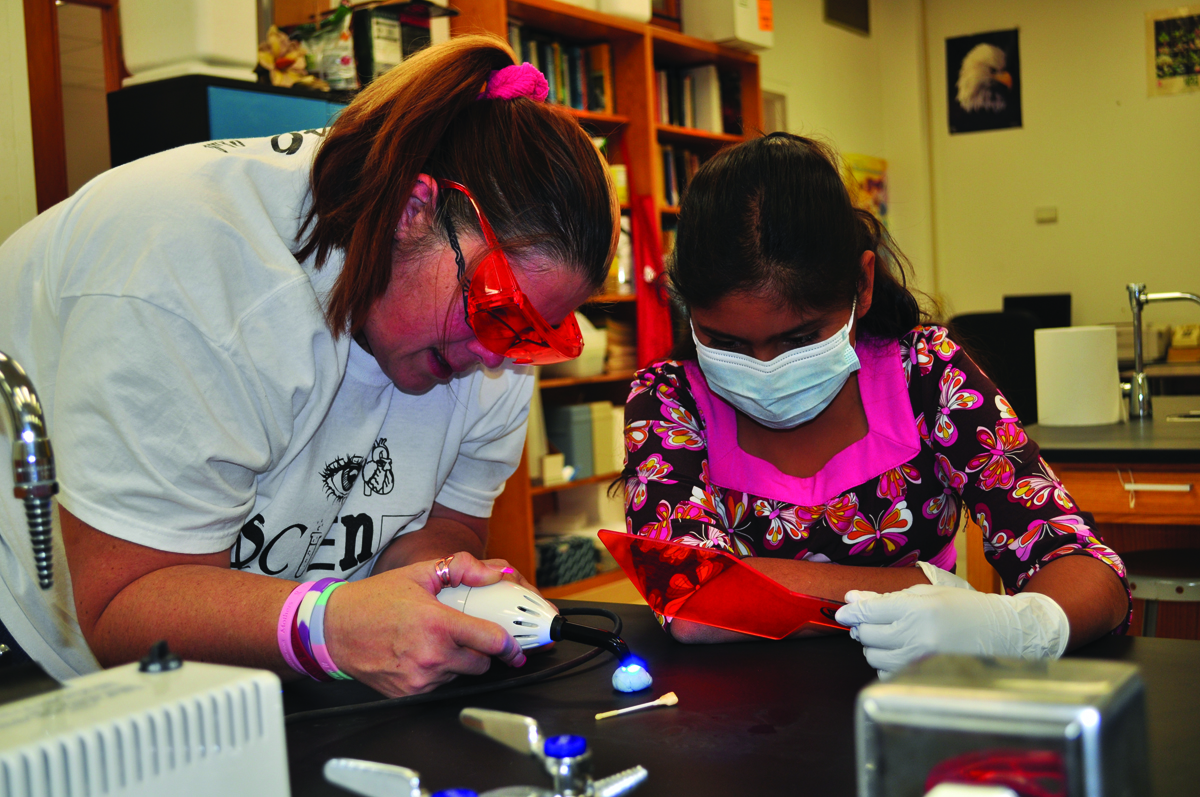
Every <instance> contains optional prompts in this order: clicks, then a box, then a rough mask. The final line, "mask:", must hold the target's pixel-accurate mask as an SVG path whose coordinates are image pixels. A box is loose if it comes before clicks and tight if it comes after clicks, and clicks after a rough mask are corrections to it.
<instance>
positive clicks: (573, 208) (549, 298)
mask: <svg viewBox="0 0 1200 797" xmlns="http://www.w3.org/2000/svg"><path fill="white" fill-rule="evenodd" d="M513 62H514V57H513V53H512V50H511V49H509V47H508V45H507V44H505V43H504V42H503V41H501V40H500V39H498V38H495V37H483V36H467V37H461V38H456V39H453V40H451V41H450V42H449V43H447V44H444V45H438V46H435V47H431V48H429V49H427V50H425V51H423V52H421V53H419V54H418V55H416V56H414V57H413V58H411V59H409V60H407V61H405V62H404V63H403V64H402V65H400V66H398V67H397V68H395V69H394V70H392V71H391V72H389V73H387V74H386V75H384V76H382V77H380V78H379V79H378V80H376V81H375V82H374V83H372V84H371V85H370V86H368V87H367V88H366V89H364V90H363V91H362V92H361V93H360V94H359V95H358V96H357V97H356V98H355V99H354V101H353V102H352V103H351V104H350V105H349V107H347V108H346V109H345V110H344V111H342V113H341V114H340V115H339V116H338V118H337V119H336V121H334V122H333V124H332V125H331V126H330V127H329V128H328V129H327V130H306V131H302V132H295V133H285V134H282V135H278V136H274V137H272V138H264V139H257V140H236V141H213V142H208V143H205V144H195V145H190V146H185V147H181V148H179V149H175V150H172V151H169V152H164V153H160V154H158V155H154V156H151V157H148V158H145V159H142V160H140V161H137V162H135V163H131V164H128V165H125V166H122V167H119V168H116V169H113V170H111V171H110V172H107V173H105V174H103V175H101V176H100V177H98V178H96V179H95V180H93V181H92V182H91V183H89V184H88V185H87V186H85V187H84V188H83V189H81V190H80V191H79V192H78V193H77V194H75V196H73V197H71V198H70V199H69V200H67V201H66V202H64V203H62V204H60V205H58V206H57V207H55V208H53V209H51V210H49V211H47V212H46V213H43V214H42V215H41V216H39V217H38V218H37V219H35V220H34V221H32V222H30V223H29V224H28V225H26V226H25V227H24V228H23V229H21V230H20V231H18V232H17V233H16V234H15V235H13V236H12V238H10V239H9V240H8V241H7V242H6V243H5V244H4V246H3V247H2V248H0V285H2V286H3V287H4V289H3V290H2V291H0V319H3V321H2V322H0V351H4V352H6V353H8V354H9V355H11V356H12V357H13V358H14V359H16V360H17V361H18V362H20V363H22V364H23V365H24V366H25V369H26V370H27V371H28V372H29V375H30V377H31V379H32V380H33V382H34V384H35V385H36V386H37V388H38V389H39V391H40V394H41V397H42V399H43V400H44V401H45V413H46V416H47V419H48V424H49V432H50V435H51V437H52V439H53V443H54V448H55V453H56V455H57V463H58V474H59V480H60V483H61V492H60V494H59V498H60V510H59V514H58V520H59V523H58V524H56V535H58V534H61V538H60V539H59V538H57V536H56V543H55V544H56V546H61V548H62V550H64V551H65V555H66V559H65V561H66V563H67V565H68V568H63V569H60V570H59V572H58V576H59V577H58V579H57V581H56V584H55V589H54V591H52V592H49V593H42V592H41V591H40V590H38V588H37V587H36V580H35V579H33V578H32V577H31V574H32V573H33V572H34V565H33V562H32V558H31V557H29V554H28V548H29V546H28V543H27V542H25V541H23V540H22V538H23V535H24V534H25V521H24V517H23V516H22V508H21V503H20V502H19V501H16V500H14V499H12V497H11V496H12V490H11V489H10V487H11V485H7V486H6V485H5V484H4V483H3V482H0V492H2V493H4V494H5V495H8V496H9V498H6V499H0V533H2V535H3V537H4V542H5V551H6V553H5V554H4V556H3V557H0V580H2V586H0V619H2V620H3V626H2V627H0V632H4V634H5V635H7V636H9V637H11V638H12V639H14V640H15V642H16V643H17V644H18V645H19V646H20V648H21V649H23V651H24V652H25V653H27V654H29V655H30V656H32V657H33V658H34V659H36V660H38V661H39V662H40V663H41V664H42V666H43V667H45V668H46V669H47V670H48V671H49V672H51V674H53V675H55V676H56V677H59V678H66V677H70V676H72V675H75V674H79V673H84V672H88V671H90V670H94V669H96V668H97V667H98V666H111V665H115V664H119V663H122V662H127V661H131V660H134V659H136V658H138V657H140V656H141V655H143V654H144V653H145V651H146V649H147V648H148V647H149V646H150V645H151V644H152V643H153V642H154V641H156V640H159V639H163V638H166V639H167V640H168V641H169V642H170V645H171V647H172V649H173V650H175V652H177V653H179V654H180V655H182V656H183V657H184V658H191V659H199V660H206V661H217V662H225V663H229V664H241V665H247V666H255V667H263V668H268V669H273V670H276V671H278V672H280V673H284V674H291V675H295V674H296V673H300V674H305V675H310V676H311V677H313V678H316V679H319V680H329V679H331V678H347V677H354V678H358V679H360V680H362V681H364V682H365V683H367V684H369V685H370V686H372V687H374V688H375V689H378V690H380V691H382V692H384V693H387V694H392V695H395V694H406V693H413V692H421V691H427V690H429V689H432V688H434V687H436V686H437V685H439V684H441V683H445V682H446V681H448V680H450V679H452V678H453V677H454V676H455V675H456V674H459V673H479V672H482V671H484V670H486V669H487V668H488V665H489V662H490V659H491V657H493V656H496V657H499V658H500V659H501V660H502V661H504V662H505V663H507V664H509V665H513V666H519V665H520V664H521V663H523V661H524V656H523V655H522V653H521V648H520V646H519V645H518V643H517V642H516V641H515V640H514V639H513V638H512V637H511V636H510V635H509V634H508V633H507V632H506V631H505V630H504V629H502V628H501V627H500V626H498V625H496V624H494V623H489V622H486V621H482V620H478V619H476V618H472V617H468V616H466V615H463V614H462V613H461V612H457V611H453V610H450V609H447V608H446V607H443V606H442V605H441V604H440V603H438V601H437V599H436V597H435V596H436V594H437V593H438V591H439V590H440V589H442V588H444V587H448V586H457V585H459V584H463V583H465V584H469V585H474V586H481V585H485V584H490V583H493V582H495V581H498V580H499V579H501V578H507V579H512V580H521V577H520V576H519V574H517V573H515V571H514V570H513V569H512V568H511V567H509V566H508V565H507V564H506V563H505V562H502V561H499V560H491V561H481V559H482V557H483V555H484V550H485V545H486V541H487V532H488V528H487V526H488V515H489V514H490V513H491V508H492V502H493V501H494V500H495V498H496V497H497V496H498V495H499V493H500V491H501V490H502V489H503V486H504V482H505V480H506V479H507V478H508V476H509V475H511V473H512V472H513V470H514V468H515V467H516V465H517V463H518V461H519V460H520V456H521V450H522V447H523V444H524V440H525V419H526V413H527V412H528V405H529V399H530V395H531V392H532V389H533V385H532V382H533V378H532V375H531V374H530V373H529V369H527V368H524V367H520V366H519V365H518V366H516V367H514V366H513V365H511V364H510V365H505V361H506V359H511V360H514V361H515V362H516V363H541V362H556V361H561V360H565V359H569V358H571V357H574V356H577V355H578V354H579V352H580V349H581V348H582V337H581V335H580V332H579V328H578V326H577V325H576V324H575V321H574V315H573V311H574V310H575V308H576V307H577V306H578V305H579V304H581V303H582V302H583V301H584V300H585V299H586V298H587V297H588V296H589V295H590V294H592V293H593V292H594V291H595V290H596V289H597V287H598V286H599V285H600V284H601V282H602V281H603V279H604V276H605V274H606V273H607V270H608V263H609V261H610V260H611V257H612V254H613V251H614V248H615V242H616V238H617V234H618V220H619V210H618V207H617V204H616V200H615V195H614V192H613V191H612V189H611V186H610V183H609V177H608V169H607V166H606V164H605V163H604V161H603V158H602V157H601V155H600V154H599V153H598V152H597V150H596V148H595V147H594V145H593V144H592V142H591V140H590V139H589V137H588V136H587V134H586V133H585V132H584V131H583V130H582V129H581V128H580V126H579V124H578V123H577V122H576V121H575V120H574V119H573V118H572V117H571V116H570V115H569V114H567V113H566V112H565V111H563V110H561V109H558V108H555V107H553V106H550V105H548V104H546V103H545V102H543V100H544V99H545V96H546V85H545V80H544V79H542V78H541V76H540V74H538V73H537V71H536V70H535V69H533V68H532V67H530V66H529V65H527V64H526V65H521V66H518V65H515V64H514V63H513ZM0 471H3V475H2V476H0V479H7V478H9V474H8V472H7V471H4V469H0ZM59 561H60V562H61V561H63V560H62V559H61V558H60V559H59ZM68 569H69V576H70V578H67V577H66V575H67V573H66V572H64V571H65V570H68ZM0 638H6V637H2V636H0Z"/></svg>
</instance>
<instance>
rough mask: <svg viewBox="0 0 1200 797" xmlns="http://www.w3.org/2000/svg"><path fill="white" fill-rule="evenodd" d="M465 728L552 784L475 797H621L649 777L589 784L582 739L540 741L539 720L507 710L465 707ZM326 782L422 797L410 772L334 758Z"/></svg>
mask: <svg viewBox="0 0 1200 797" xmlns="http://www.w3.org/2000/svg"><path fill="white" fill-rule="evenodd" d="M458 719H459V721H460V722H462V724H463V725H465V726H466V727H468V728H470V729H471V730H473V731H476V732H478V733H482V734H483V735H484V736H487V737H489V738H491V739H494V740H496V741H497V742H500V743H501V744H503V745H504V746H506V747H511V748H512V749H513V750H516V751H517V752H518V753H521V754H522V755H529V756H533V757H535V758H537V759H538V760H540V761H541V762H542V764H543V766H545V768H546V772H548V773H549V774H550V777H551V778H552V779H553V781H554V785H553V787H552V788H549V789H547V788H544V787H541V786H504V787H501V788H499V789H493V790H491V791H486V792H483V793H482V794H480V795H479V797H620V795H623V794H628V793H629V792H631V791H633V790H634V789H635V788H637V787H638V786H639V785H640V784H641V783H642V781H644V780H645V779H646V777H647V775H648V774H649V773H648V772H647V771H646V769H645V767H640V766H637V767H631V768H630V769H627V770H625V771H624V772H618V773H617V774H615V775H609V776H608V777H607V778H601V779H600V780H592V775H591V772H592V753H591V751H590V750H588V749H587V740H586V739H584V738H583V737H582V736H551V737H549V738H546V737H544V736H542V731H541V728H540V727H539V726H538V723H537V720H535V719H533V718H532V717H525V716H522V715H520V714H510V713H508V712H507V711H492V710H490V709H484V708H464V709H463V710H462V712H461V713H460V714H459V715H458ZM325 779H326V780H328V781H329V782H330V783H333V784H335V785H338V786H341V787H342V788H344V789H347V790H349V791H352V792H355V793H357V794H361V795H364V797H426V795H427V794H428V792H426V791H425V790H423V789H422V788H421V780H420V776H419V775H418V774H417V773H416V772H414V771H413V770H411V769H406V768H405V767H398V766H393V765H391V764H377V763H374V762H371V761H360V760H358V759H354V758H334V759H330V760H329V761H327V762H326V763H325Z"/></svg>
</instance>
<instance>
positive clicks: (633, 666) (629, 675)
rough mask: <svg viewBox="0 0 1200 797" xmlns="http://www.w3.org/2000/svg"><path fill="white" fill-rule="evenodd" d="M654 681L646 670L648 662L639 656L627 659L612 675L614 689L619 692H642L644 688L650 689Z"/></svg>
mask: <svg viewBox="0 0 1200 797" xmlns="http://www.w3.org/2000/svg"><path fill="white" fill-rule="evenodd" d="M652 683H654V679H653V678H651V677H650V673H649V671H647V670H646V662H644V661H642V660H641V659H639V658H638V657H637V656H630V657H629V658H627V659H625V661H624V662H622V663H621V666H620V667H618V668H617V669H616V671H615V672H614V673H613V677H612V684H613V689H616V690H617V691H618V692H640V691H642V690H643V689H649V688H650V685H651V684H652Z"/></svg>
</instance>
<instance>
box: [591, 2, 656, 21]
mask: <svg viewBox="0 0 1200 797" xmlns="http://www.w3.org/2000/svg"><path fill="white" fill-rule="evenodd" d="M600 11H601V12H603V13H605V14H612V15H613V16H614V17H626V18H627V19H632V20H635V21H637V22H649V21H650V0H600Z"/></svg>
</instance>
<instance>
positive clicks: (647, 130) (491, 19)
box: [451, 0, 762, 597]
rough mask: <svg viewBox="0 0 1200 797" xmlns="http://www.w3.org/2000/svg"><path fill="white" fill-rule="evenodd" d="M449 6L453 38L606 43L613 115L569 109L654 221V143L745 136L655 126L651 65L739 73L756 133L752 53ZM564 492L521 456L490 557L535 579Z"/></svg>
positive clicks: (498, 510) (498, 514)
mask: <svg viewBox="0 0 1200 797" xmlns="http://www.w3.org/2000/svg"><path fill="white" fill-rule="evenodd" d="M454 6H455V7H456V8H458V9H459V11H460V12H461V13H460V15H459V16H458V17H455V18H454V19H453V20H452V21H451V33H452V35H457V34H464V33H478V32H489V33H494V34H496V35H498V36H502V37H507V35H508V22H509V20H510V19H512V20H515V21H519V22H520V23H521V24H522V25H523V26H524V29H525V30H530V31H538V32H542V33H546V34H550V35H552V36H556V37H559V38H561V39H563V40H565V41H567V42H569V43H571V44H575V45H579V46H586V45H592V44H598V43H607V44H608V45H609V48H610V50H611V51H612V58H613V64H612V68H613V86H614V94H615V96H614V103H615V106H616V107H615V109H614V110H615V113H614V114H613V115H603V114H594V113H587V112H583V111H572V113H573V114H575V116H576V117H577V118H579V120H580V123H581V124H583V125H584V126H585V127H587V128H589V129H592V130H594V131H596V132H597V133H598V134H599V135H603V136H606V137H607V138H608V146H607V152H608V156H609V158H610V159H611V160H612V161H613V162H614V163H624V164H625V166H626V169H627V173H628V179H629V190H630V194H631V195H634V194H637V195H650V196H653V197H655V198H656V207H657V208H658V215H659V219H660V221H666V222H667V223H670V222H671V221H672V220H673V217H674V216H675V215H676V214H677V213H678V208H677V207H674V206H668V205H666V203H665V202H664V201H663V197H664V190H663V188H664V177H663V166H662V155H661V151H660V147H661V146H672V145H674V146H684V147H687V148H688V149H690V150H691V151H694V152H696V153H698V154H699V155H700V156H701V157H702V158H708V157H711V156H712V155H713V154H715V153H716V152H717V150H719V149H720V148H721V147H724V146H726V145H728V144H730V143H735V142H738V141H741V140H743V136H741V135H729V134H725V133H711V132H706V131H702V130H695V129H691V128H684V127H677V126H674V125H664V124H660V123H659V122H658V120H657V119H656V114H655V110H656V107H657V100H656V88H655V84H656V79H655V70H656V69H661V68H664V67H690V66H701V65H705V64H715V65H717V66H718V67H719V68H721V69H722V70H725V71H727V72H736V74H737V75H738V77H739V79H740V89H741V98H740V99H741V108H742V125H743V130H745V131H747V132H749V133H751V134H756V131H758V130H759V129H760V128H761V126H762V92H761V89H760V87H759V65H758V56H756V55H753V54H749V53H744V52H740V51H737V50H731V49H729V48H726V47H721V46H719V45H717V44H714V43H713V42H708V41H703V40H701V39H696V38H693V37H691V36H687V35H684V34H682V33H679V32H678V31H673V30H666V29H664V28H659V27H656V26H652V25H644V24H642V23H639V22H635V21H633V20H630V19H625V18H623V17H615V16H610V15H607V14H601V13H599V12H596V11H591V10H588V9H585V8H579V7H577V6H572V5H567V4H565V3H559V2H555V0H455V2H454ZM634 309H635V308H634V305H633V303H628V302H626V303H616V304H612V305H611V306H610V307H609V308H608V311H611V312H614V313H627V314H628V315H629V316H630V317H632V316H634V315H636V313H634V312H633V310H634ZM589 312H591V311H589ZM632 377H633V374H632V373H630V372H625V373H619V374H605V375H603V376H600V377H587V378H584V379H576V380H571V379H566V380H562V379H559V380H549V379H548V380H546V381H545V382H544V383H543V385H542V398H543V402H544V403H545V404H546V405H547V406H550V405H553V404H565V403H576V402H579V401H594V400H611V401H614V402H616V403H624V400H625V395H626V394H627V393H628V388H629V382H630V380H631V379H632ZM615 476H616V474H615V473H613V474H598V475H597V476H596V477H594V478H593V479H591V480H590V481H591V482H592V483H596V482H598V481H605V482H607V481H609V480H611V479H612V478H615ZM561 489H574V487H573V486H572V485H566V486H556V487H555V488H553V489H550V488H542V487H538V486H536V485H531V484H530V479H529V468H528V463H527V462H526V460H525V459H524V458H523V459H522V461H521V464H520V465H519V466H518V467H517V470H516V472H515V473H514V474H513V476H512V478H511V479H509V481H508V484H507V485H506V487H505V490H504V493H503V494H502V495H501V496H500V498H499V500H497V502H496V505H495V508H494V509H493V510H492V521H491V540H490V542H489V544H488V554H489V555H490V556H498V557H503V558H505V559H508V560H509V561H510V562H511V563H512V564H513V566H514V567H516V568H517V569H519V570H520V571H521V572H522V573H524V574H526V575H527V576H528V577H529V578H531V579H532V578H533V577H534V573H535V571H536V564H537V563H536V560H535V557H534V548H533V529H534V522H535V518H536V517H537V516H538V515H540V514H541V513H542V512H545V511H550V508H551V506H550V505H552V503H553V492H554V491H556V490H561ZM614 577H616V576H615V575H599V576H597V578H596V579H588V580H585V581H582V582H578V583H577V584H576V585H571V587H568V588H557V589H552V590H551V591H550V593H549V594H554V595H558V596H560V597H561V596H563V595H565V594H569V593H570V592H572V591H574V589H587V588H589V587H592V586H596V585H597V584H599V583H601V582H603V581H604V580H606V579H612V578H614ZM572 588H574V589H572Z"/></svg>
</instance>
